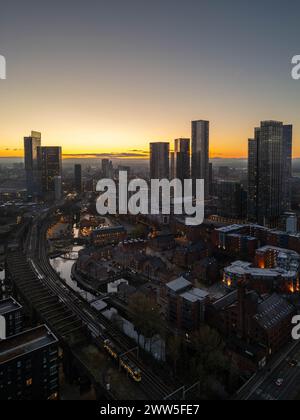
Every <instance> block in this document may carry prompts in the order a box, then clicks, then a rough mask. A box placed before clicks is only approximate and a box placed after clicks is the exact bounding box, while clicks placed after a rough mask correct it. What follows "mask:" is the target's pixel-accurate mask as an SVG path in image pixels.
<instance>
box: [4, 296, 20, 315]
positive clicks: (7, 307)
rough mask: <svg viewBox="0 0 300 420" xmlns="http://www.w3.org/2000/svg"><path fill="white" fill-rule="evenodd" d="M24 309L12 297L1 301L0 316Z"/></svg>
mask: <svg viewBox="0 0 300 420" xmlns="http://www.w3.org/2000/svg"><path fill="white" fill-rule="evenodd" d="M19 309H22V306H21V305H20V304H19V303H18V302H16V301H15V300H14V299H13V298H12V297H9V298H7V299H4V300H0V315H5V314H8V313H10V312H14V311H17V310H19Z"/></svg>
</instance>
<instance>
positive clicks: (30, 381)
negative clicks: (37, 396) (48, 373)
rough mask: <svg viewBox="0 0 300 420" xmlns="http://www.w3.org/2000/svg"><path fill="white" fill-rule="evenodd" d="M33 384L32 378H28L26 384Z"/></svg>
mask: <svg viewBox="0 0 300 420" xmlns="http://www.w3.org/2000/svg"><path fill="white" fill-rule="evenodd" d="M31 385H32V378H30V379H27V381H26V386H31Z"/></svg>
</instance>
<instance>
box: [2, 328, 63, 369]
mask: <svg viewBox="0 0 300 420" xmlns="http://www.w3.org/2000/svg"><path fill="white" fill-rule="evenodd" d="M56 343H58V339H57V338H56V337H55V335H54V334H53V333H52V332H51V331H50V330H49V328H48V327H47V326H46V325H41V326H40V327H37V328H33V329H31V330H28V331H25V332H23V333H21V334H18V335H15V336H13V337H10V338H8V339H7V340H3V341H0V365H1V364H3V363H7V362H10V361H11V360H14V359H17V358H19V357H22V356H24V355H26V354H29V353H32V352H34V351H36V350H38V349H42V348H44V347H48V346H50V345H52V344H56Z"/></svg>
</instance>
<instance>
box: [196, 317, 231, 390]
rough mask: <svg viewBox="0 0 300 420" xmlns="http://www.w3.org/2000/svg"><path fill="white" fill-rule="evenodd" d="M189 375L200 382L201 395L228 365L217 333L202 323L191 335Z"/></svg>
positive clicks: (220, 376)
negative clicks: (191, 354)
mask: <svg viewBox="0 0 300 420" xmlns="http://www.w3.org/2000/svg"><path fill="white" fill-rule="evenodd" d="M191 348H192V353H193V356H192V357H191V359H190V377H192V378H193V380H194V381H195V382H196V381H199V382H200V390H201V395H203V394H206V393H207V392H209V391H210V388H211V385H212V383H216V382H218V381H219V380H220V379H221V378H222V376H223V375H224V373H225V372H226V370H228V369H229V367H230V361H229V360H228V358H227V357H226V355H225V351H224V349H225V343H224V342H223V340H222V338H221V336H220V335H219V333H218V332H217V331H215V330H213V329H211V328H210V327H208V326H206V325H204V326H202V328H201V329H200V330H199V331H197V332H195V333H194V334H193V335H192V336H191Z"/></svg>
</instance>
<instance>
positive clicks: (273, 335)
mask: <svg viewBox="0 0 300 420" xmlns="http://www.w3.org/2000/svg"><path fill="white" fill-rule="evenodd" d="M295 313H296V309H295V307H294V306H293V305H291V304H290V303H289V302H288V301H287V300H286V299H284V298H283V297H282V296H280V295H278V294H276V293H273V294H271V295H264V296H263V297H262V296H260V295H259V294H258V293H257V292H255V291H253V290H248V289H247V288H246V285H245V284H244V283H240V284H239V287H238V289H237V290H234V291H232V292H231V293H229V294H228V295H226V296H224V297H223V298H221V299H219V300H217V301H216V302H213V303H211V304H209V306H208V309H207V320H208V322H209V324H210V325H211V326H212V327H214V328H216V329H217V330H218V331H219V332H220V333H221V334H222V335H223V336H224V337H226V338H227V339H228V341H229V343H230V342H231V341H232V338H234V337H235V338H238V339H239V340H242V341H243V342H244V343H248V344H251V345H254V346H260V348H261V349H263V351H264V355H265V357H266V358H269V357H270V356H271V355H273V354H274V353H276V352H277V351H279V350H280V349H281V348H282V347H283V346H284V345H285V344H286V343H288V342H289V341H290V340H291V330H292V327H293V325H292V318H293V316H294V315H295ZM260 360H261V357H260ZM258 367H259V366H258Z"/></svg>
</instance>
